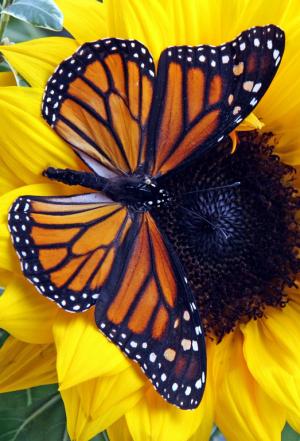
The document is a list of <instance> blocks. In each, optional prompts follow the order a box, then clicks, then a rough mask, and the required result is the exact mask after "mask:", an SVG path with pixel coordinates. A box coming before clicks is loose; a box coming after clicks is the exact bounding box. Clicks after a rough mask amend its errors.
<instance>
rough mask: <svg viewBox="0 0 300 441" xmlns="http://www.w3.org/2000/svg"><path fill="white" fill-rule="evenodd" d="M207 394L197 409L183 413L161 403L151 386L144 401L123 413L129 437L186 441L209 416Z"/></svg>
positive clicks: (159, 440) (165, 403) (136, 440)
mask: <svg viewBox="0 0 300 441" xmlns="http://www.w3.org/2000/svg"><path fill="white" fill-rule="evenodd" d="M208 389H209V388H208ZM207 392H209V391H207ZM207 392H205V394H204V397H203V400H202V402H201V404H200V406H199V407H198V408H197V409H195V410H189V411H186V410H181V409H179V408H177V407H175V406H173V405H171V404H169V403H167V402H166V401H164V400H163V399H162V397H161V396H160V395H158V393H157V392H156V391H155V390H154V388H153V386H150V387H148V389H147V392H146V393H145V397H144V399H143V400H142V401H140V402H139V403H138V404H137V405H136V406H135V407H133V408H132V409H131V410H130V411H129V412H127V413H126V421H127V424H128V428H129V431H130V433H131V436H132V438H133V439H134V441H144V440H149V441H161V440H167V439H171V440H172V441H186V440H188V439H189V438H190V437H191V436H192V435H193V434H194V433H195V432H196V430H197V429H198V427H199V426H200V424H201V423H202V421H203V420H204V419H205V418H206V417H208V419H209V415H210V414H211V410H212V409H211V405H209V399H208V398H209V397H208V395H209V393H208V394H207ZM206 395H207V396H206ZM210 422H211V421H210ZM204 440H205V439H204ZM204 440H203V441H204Z"/></svg>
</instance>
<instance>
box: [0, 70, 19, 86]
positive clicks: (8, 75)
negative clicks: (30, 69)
mask: <svg viewBox="0 0 300 441" xmlns="http://www.w3.org/2000/svg"><path fill="white" fill-rule="evenodd" d="M0 86H1V87H2V86H16V80H15V76H14V74H13V73H12V72H1V73H0Z"/></svg>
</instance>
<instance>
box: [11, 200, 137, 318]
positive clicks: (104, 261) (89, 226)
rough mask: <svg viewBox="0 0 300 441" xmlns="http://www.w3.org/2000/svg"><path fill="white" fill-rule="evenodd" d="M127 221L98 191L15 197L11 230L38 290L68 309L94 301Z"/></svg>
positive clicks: (123, 212) (124, 212)
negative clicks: (53, 195)
mask: <svg viewBox="0 0 300 441" xmlns="http://www.w3.org/2000/svg"><path fill="white" fill-rule="evenodd" d="M130 226H131V220H130V218H129V216H128V212H127V209H126V208H125V207H123V206H121V205H119V204H115V203H113V202H112V201H107V198H106V197H105V196H104V197H103V196H101V195H100V194H96V193H91V194H86V195H80V196H71V197H57V198H56V197H48V198H46V197H30V196H28V197H27V196H23V197H21V198H18V199H17V200H16V201H15V202H14V204H13V205H12V207H11V209H10V214H9V228H10V231H11V234H12V238H13V243H14V246H15V249H16V251H17V253H18V255H19V258H20V261H21V266H22V270H23V272H24V274H25V276H26V277H27V278H28V279H29V280H30V282H32V283H33V284H34V285H35V287H36V288H37V289H38V290H39V292H40V293H41V294H43V295H44V296H46V297H48V298H49V299H51V300H53V301H55V302H56V303H57V304H58V305H59V306H61V307H62V308H64V309H65V310H67V311H71V312H80V311H84V310H86V309H88V308H90V307H91V306H92V305H93V304H95V303H96V300H97V298H98V297H99V293H100V291H101V288H102V286H103V284H104V283H105V280H106V279H107V277H108V275H109V273H110V270H111V265H112V263H113V261H114V258H115V255H116V251H117V249H118V247H119V246H120V244H121V243H122V241H123V240H124V238H125V236H126V233H127V231H128V229H129V228H130Z"/></svg>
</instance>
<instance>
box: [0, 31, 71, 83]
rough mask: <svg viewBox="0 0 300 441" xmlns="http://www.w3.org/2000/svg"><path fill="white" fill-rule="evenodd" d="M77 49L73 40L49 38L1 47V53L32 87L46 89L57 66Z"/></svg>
mask: <svg viewBox="0 0 300 441" xmlns="http://www.w3.org/2000/svg"><path fill="white" fill-rule="evenodd" d="M77 48H78V44H77V43H76V42H75V40H73V39H72V38H65V37H48V38H40V39H35V40H30V41H26V42H24V43H17V44H12V45H9V46H1V52H2V53H3V55H4V57H5V58H6V59H7V60H8V62H9V63H10V64H11V65H12V66H13V68H14V69H15V70H16V71H17V72H18V73H19V74H21V75H22V77H23V78H24V79H25V80H26V81H27V82H28V83H29V84H30V85H31V86H32V87H43V88H44V87H45V85H46V82H47V81H48V79H49V77H50V75H52V74H53V71H54V69H55V68H56V67H57V65H58V64H59V63H60V62H61V61H62V60H64V59H65V58H67V57H69V56H70V55H72V54H73V52H75V51H76V49H77Z"/></svg>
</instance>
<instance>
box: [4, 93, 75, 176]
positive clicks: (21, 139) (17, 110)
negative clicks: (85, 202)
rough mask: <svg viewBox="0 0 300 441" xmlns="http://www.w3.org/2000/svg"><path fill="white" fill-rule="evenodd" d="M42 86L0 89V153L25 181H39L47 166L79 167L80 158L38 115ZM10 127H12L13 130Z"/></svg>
mask: <svg viewBox="0 0 300 441" xmlns="http://www.w3.org/2000/svg"><path fill="white" fill-rule="evenodd" d="M42 94H43V90H42V89H34V88H29V87H3V88H1V89H0V113H1V120H0V131H1V151H0V157H1V158H2V160H3V161H4V162H5V163H6V165H7V166H8V168H9V169H10V170H11V171H16V170H17V171H18V177H19V178H20V179H22V180H23V181H24V182H28V183H31V182H36V181H42V180H44V178H43V177H42V172H43V170H44V169H45V168H46V167H47V166H50V165H51V166H56V167H62V168H66V167H69V168H73V169H74V168H78V164H79V159H78V158H77V157H76V156H75V154H74V153H73V152H72V149H71V148H70V147H69V146H67V144H66V143H65V142H64V141H62V139H60V138H59V137H58V136H57V135H56V133H55V132H54V131H53V130H52V129H51V127H49V126H48V125H47V123H46V122H44V121H43V120H42V118H41V102H42ZM12 127H13V130H12Z"/></svg>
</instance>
